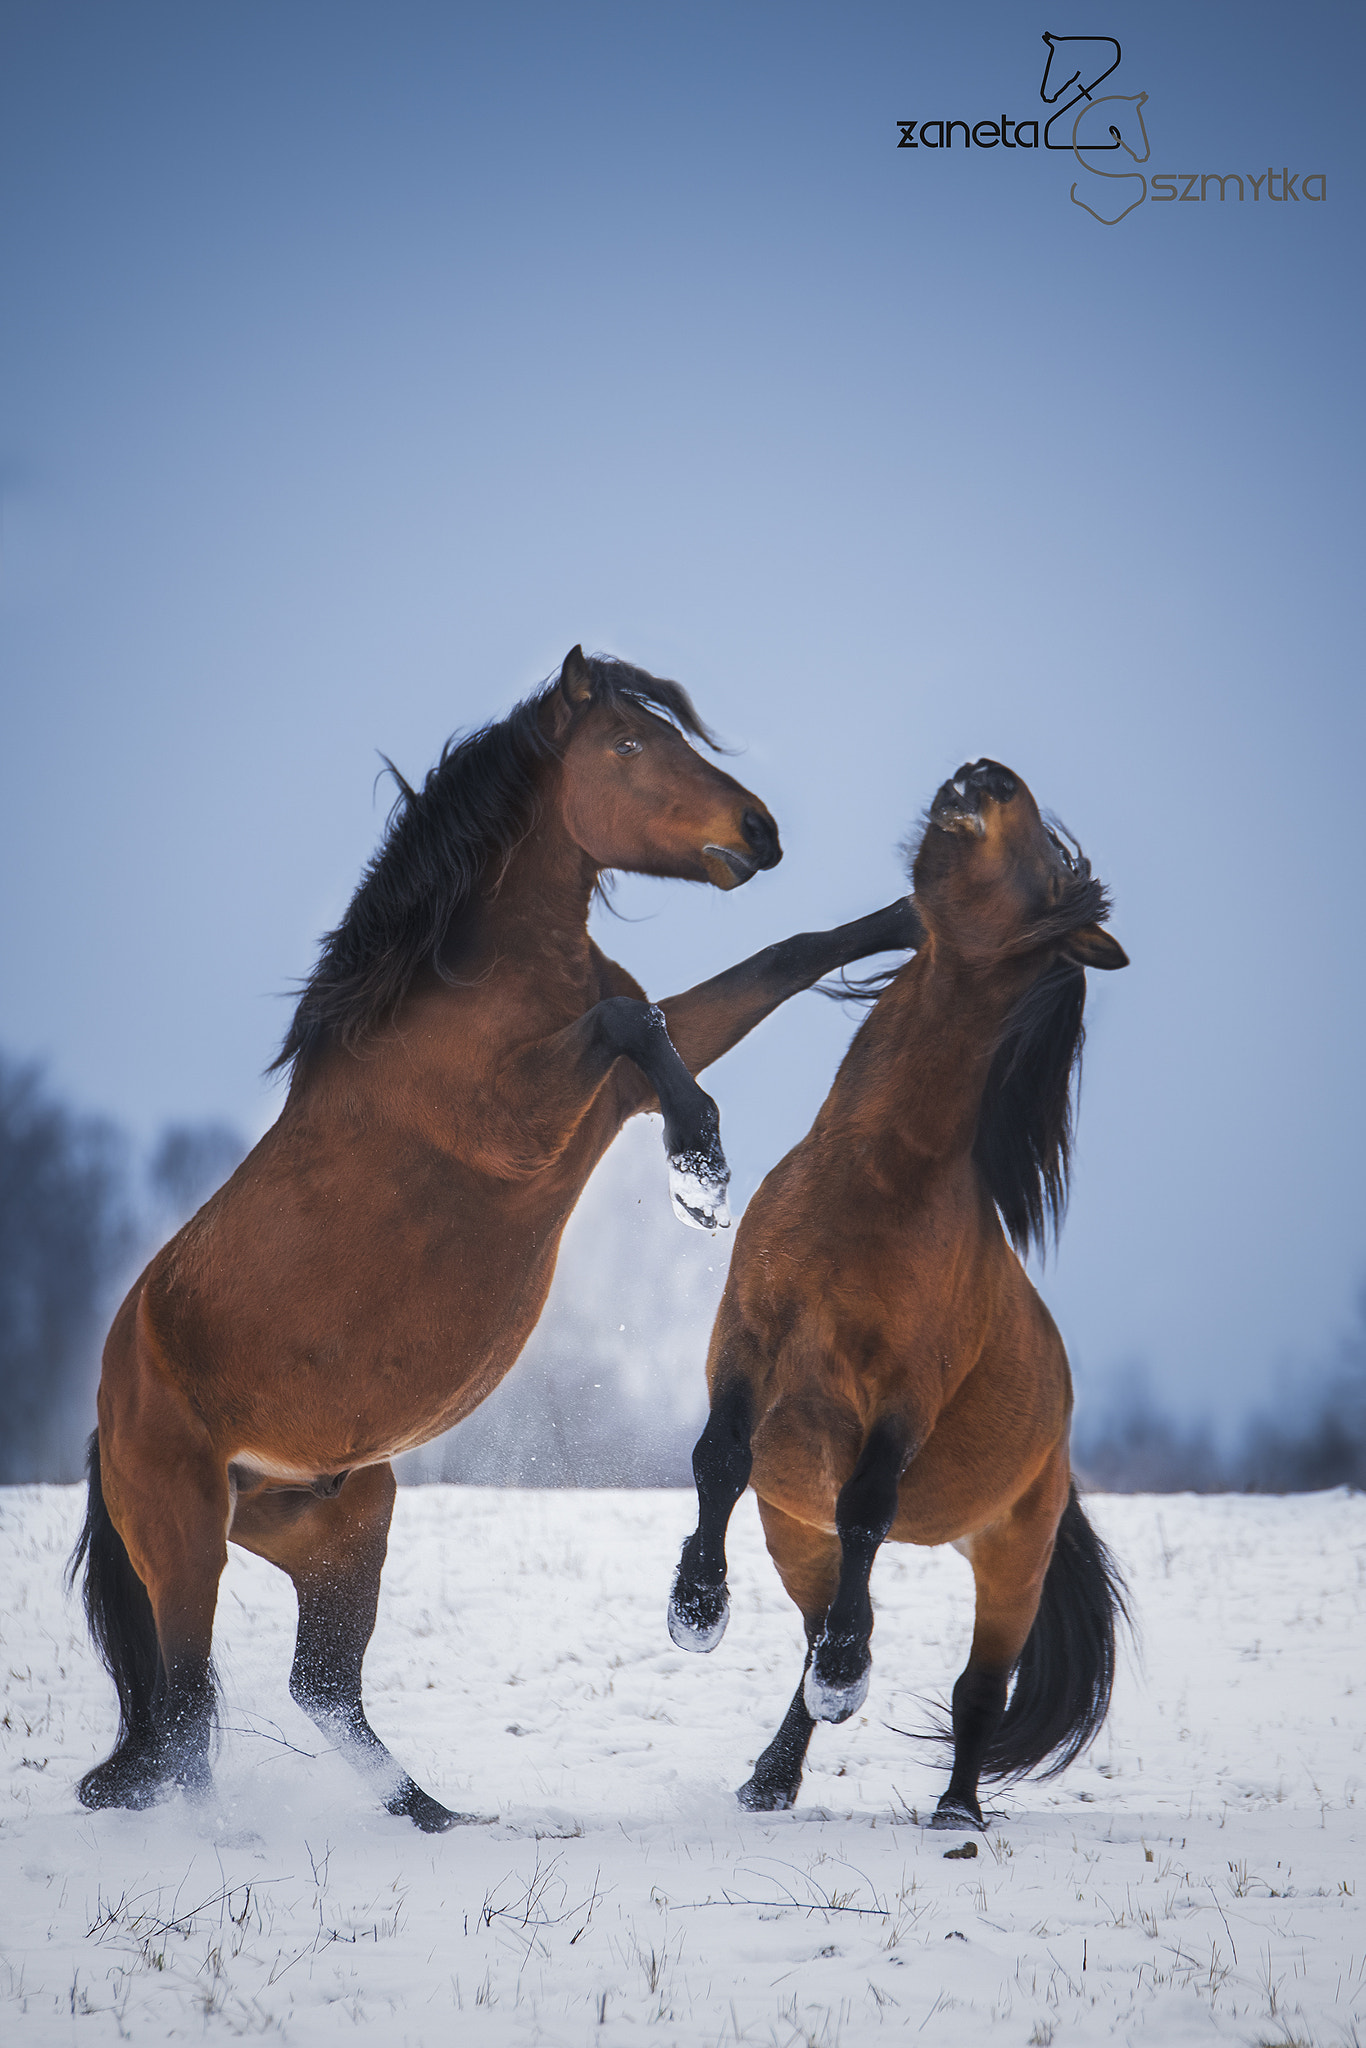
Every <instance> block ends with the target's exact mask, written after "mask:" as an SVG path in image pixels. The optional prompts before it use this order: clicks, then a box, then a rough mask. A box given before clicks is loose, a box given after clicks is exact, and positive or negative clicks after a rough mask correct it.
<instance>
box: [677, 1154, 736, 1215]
mask: <svg viewBox="0 0 1366 2048" xmlns="http://www.w3.org/2000/svg"><path fill="white" fill-rule="evenodd" d="M729 1183H730V1168H729V1167H728V1166H727V1165H726V1163H725V1161H724V1160H721V1162H720V1164H719V1166H718V1164H717V1160H716V1157H715V1155H713V1156H711V1157H707V1156H706V1155H704V1154H703V1153H701V1152H671V1153H670V1154H669V1197H670V1199H671V1201H672V1202H673V1206H674V1215H675V1216H676V1217H677V1218H678V1220H679V1222H680V1223H686V1224H687V1226H688V1228H689V1230H705V1231H708V1232H711V1231H714V1230H729V1229H730V1205H729V1203H728V1202H727V1200H726V1188H727V1187H728V1185H729Z"/></svg>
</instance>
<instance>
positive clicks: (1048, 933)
mask: <svg viewBox="0 0 1366 2048" xmlns="http://www.w3.org/2000/svg"><path fill="white" fill-rule="evenodd" d="M1055 843H1057V844H1058V846H1059V850H1060V851H1061V852H1062V853H1063V856H1064V859H1066V861H1067V863H1068V866H1069V867H1070V868H1071V870H1072V879H1071V884H1070V886H1069V888H1068V889H1067V891H1066V892H1065V893H1064V895H1063V897H1062V898H1061V900H1060V901H1059V902H1058V903H1057V904H1056V905H1055V906H1054V907H1053V908H1052V909H1051V910H1050V911H1049V912H1048V914H1047V916H1046V917H1045V918H1044V919H1042V920H1041V921H1040V923H1039V924H1037V925H1036V926H1035V927H1034V929H1033V930H1032V931H1031V933H1030V934H1029V942H1030V943H1031V944H1038V945H1040V946H1046V945H1049V944H1050V943H1052V944H1057V943H1058V942H1059V941H1060V940H1062V939H1065V938H1066V937H1067V935H1068V933H1069V932H1074V931H1077V930H1079V929H1080V928H1081V926H1083V925H1088V924H1103V923H1104V921H1105V920H1106V918H1108V916H1109V915H1110V899H1109V897H1108V895H1107V894H1106V891H1105V889H1104V887H1103V886H1102V884H1101V883H1100V882H1098V881H1096V880H1095V879H1094V877H1093V876H1092V873H1091V863H1090V862H1089V861H1088V860H1087V858H1086V856H1085V855H1084V854H1083V853H1082V852H1081V851H1080V849H1077V851H1076V852H1075V854H1069V853H1068V851H1067V849H1066V848H1065V847H1063V846H1062V844H1061V841H1058V840H1056V835H1055ZM1085 1010H1086V970H1085V968H1083V967H1078V966H1077V965H1076V963H1075V962H1074V961H1071V960H1068V959H1066V958H1065V957H1055V958H1054V959H1052V960H1051V961H1050V962H1049V963H1048V965H1047V966H1045V967H1044V969H1043V971H1042V973H1041V974H1040V975H1039V976H1038V978H1037V979H1036V980H1035V981H1032V982H1031V983H1030V985H1029V987H1028V988H1027V989H1026V990H1025V992H1024V994H1023V995H1022V996H1021V997H1020V999H1019V1001H1018V1002H1017V1003H1016V1004H1015V1006H1014V1008H1013V1009H1012V1010H1011V1012H1010V1015H1009V1016H1008V1017H1007V1018H1006V1021H1005V1024H1004V1025H1003V1027H1002V1030H1001V1035H1000V1037H999V1039H998V1040H997V1042H996V1050H995V1052H994V1053H993V1055H992V1060H991V1066H990V1069H989V1070H988V1073H987V1084H986V1088H985V1090H984V1091H983V1095H982V1108H981V1113H980V1115H979V1117H978V1121H977V1137H976V1139H975V1141H974V1143H973V1148H972V1156H973V1158H974V1160H975V1161H976V1162H977V1165H978V1167H979V1169H980V1170H981V1173H982V1176H983V1178H984V1179H985V1181H986V1184H987V1187H988V1189H989V1191H990V1193H991V1198H992V1200H993V1201H994V1202H995V1204H996V1207H997V1208H998V1209H999V1211H1000V1213H1001V1221H1002V1223H1003V1224H1004V1225H1005V1227H1006V1232H1007V1235H1008V1236H1009V1238H1010V1240H1011V1243H1012V1244H1013V1245H1014V1246H1015V1248H1016V1250H1017V1251H1018V1252H1019V1253H1020V1255H1021V1257H1022V1258H1023V1257H1027V1256H1028V1254H1029V1251H1030V1249H1031V1248H1033V1249H1034V1250H1036V1251H1037V1252H1038V1253H1039V1256H1040V1257H1041V1258H1042V1256H1043V1255H1044V1252H1045V1251H1046V1249H1047V1243H1048V1238H1049V1236H1050V1235H1051V1236H1052V1238H1053V1240H1054V1242H1055V1243H1056V1242H1057V1237H1058V1232H1059V1231H1060V1230H1061V1228H1062V1221H1063V1217H1064V1216H1065V1215H1066V1213H1067V1189H1068V1177H1069V1175H1070V1173H1071V1167H1072V1137H1073V1131H1074V1124H1075V1114H1076V1089H1075V1087H1074V1083H1076V1084H1078V1085H1079V1084H1080V1079H1081V1056H1082V1048H1083V1046H1084V1045H1085V1043H1086V1026H1085V1023H1084V1021H1083V1020H1084V1013H1085Z"/></svg>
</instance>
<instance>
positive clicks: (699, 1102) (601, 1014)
mask: <svg viewBox="0 0 1366 2048" xmlns="http://www.w3.org/2000/svg"><path fill="white" fill-rule="evenodd" d="M619 1059H626V1060H630V1061H631V1062H632V1063H633V1065H634V1066H636V1067H637V1068H638V1069H639V1071H640V1074H641V1077H642V1079H643V1081H644V1083H645V1086H646V1088H647V1089H649V1090H650V1091H651V1092H652V1093H653V1096H654V1098H655V1100H656V1102H657V1103H658V1106H659V1108H660V1109H661V1110H662V1112H663V1115H664V1150H665V1153H666V1154H667V1156H668V1161H669V1187H670V1193H671V1195H672V1198H673V1206H674V1214H675V1215H676V1216H677V1217H678V1219H679V1221H680V1222H682V1223H687V1224H690V1225H692V1226H693V1227H694V1228H696V1229H698V1230H715V1229H717V1228H718V1227H720V1228H722V1229H725V1228H726V1227H728V1225H729V1223H730V1211H729V1209H728V1208H727V1206H726V1188H727V1186H728V1184H729V1182H730V1168H729V1166H728V1165H727V1164H726V1155H725V1153H724V1152H723V1151H722V1149H721V1118H720V1114H719V1112H718V1110H717V1107H716V1104H715V1103H714V1102H713V1100H712V1098H711V1096H710V1095H708V1094H707V1092H706V1090H705V1089H704V1088H701V1087H699V1086H698V1084H697V1082H696V1081H695V1080H694V1079H693V1077H692V1074H691V1073H690V1072H689V1070H688V1068H687V1067H686V1066H685V1065H684V1063H683V1061H682V1059H680V1057H679V1055H678V1052H677V1050H676V1048H675V1047H674V1045H673V1042H672V1041H671V1039H670V1037H669V1030H668V1026H667V1024H666V1023H665V1020H664V1012H663V1011H662V1010H661V1009H660V1008H659V1007H658V1005H657V1004H655V1003H648V1002H645V1001H644V1000H643V999H641V998H640V997H637V996H625V995H622V996H606V997H604V999H603V1000H602V1001H601V1002H600V1003H595V1004H594V1005H593V1007H592V1009H591V1010H585V1011H584V1013H583V1015H582V1016H581V1017H578V1018H576V1019H575V1021H574V1022H573V1023H572V1024H570V1025H568V1026H566V1028H565V1029H564V1030H563V1031H557V1032H556V1033H555V1034H554V1035H553V1036H552V1037H550V1038H543V1039H538V1040H536V1041H535V1042H534V1043H533V1044H530V1045H522V1046H518V1047H517V1048H516V1050H515V1051H514V1052H512V1053H510V1054H509V1055H508V1056H507V1058H505V1059H504V1060H503V1062H502V1064H501V1066H500V1067H499V1070H498V1075H497V1081H496V1084H495V1095H496V1100H497V1103H498V1108H499V1120H498V1122H496V1123H495V1124H494V1125H493V1126H491V1141H490V1142H489V1143H488V1145H487V1147H486V1149H487V1154H488V1163H489V1165H490V1166H491V1168H492V1170H493V1171H494V1172H495V1173H496V1172H499V1171H500V1170H502V1167H503V1164H504V1154H506V1157H507V1160H508V1161H510V1162H511V1163H512V1164H514V1165H515V1167H516V1170H517V1172H518V1173H519V1174H526V1173H529V1172H534V1171H537V1170H539V1169H540V1168H541V1167H542V1166H544V1165H546V1164H548V1163H549V1162H550V1161H552V1160H553V1159H555V1158H557V1157H558V1156H559V1154H560V1153H561V1152H562V1151H563V1150H564V1147H565V1146H566V1145H567V1144H568V1142H569V1140H570V1138H571V1137H572V1136H573V1134H574V1132H575V1131H576V1130H577V1128H578V1126H579V1124H580V1123H581V1122H582V1120H583V1118H584V1116H585V1115H586V1114H587V1112H588V1109H589V1107H590V1105H591V1104H592V1103H593V1101H594V1100H595V1098H596V1096H597V1094H598V1091H599V1090H600V1089H601V1088H602V1086H603V1084H604V1082H605V1081H606V1079H607V1076H608V1075H609V1074H610V1073H611V1071H612V1068H613V1067H614V1065H615V1064H616V1062H617V1061H618V1060H619ZM633 1092H638V1094H639V1099H637V1100H636V1101H634V1102H633V1103H632V1104H631V1106H630V1107H628V1108H627V1110H626V1114H627V1115H633V1114H634V1113H635V1111H636V1110H637V1109H641V1108H645V1107H647V1106H650V1104H649V1101H648V1097H646V1096H644V1094H643V1091H638V1090H637V1091H633Z"/></svg>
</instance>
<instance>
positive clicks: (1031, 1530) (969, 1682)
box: [932, 1448, 1125, 1828]
mask: <svg viewBox="0 0 1366 2048" xmlns="http://www.w3.org/2000/svg"><path fill="white" fill-rule="evenodd" d="M963 1547H964V1549H965V1550H966V1551H967V1554H968V1558H969V1562H970V1563H971V1565H972V1570H973V1577H974V1579H975V1580H976V1585H977V1614H976V1620H975V1624H974V1629H973V1638H972V1648H971V1650H970V1651H969V1653H968V1661H967V1665H966V1667H965V1668H964V1670H963V1672H962V1673H961V1675H960V1677H959V1679H958V1681H957V1683H956V1685H955V1686H954V1688H953V1769H952V1773H951V1775H950V1778H949V1784H948V1789H947V1790H946V1791H945V1793H944V1796H943V1797H942V1799H941V1800H940V1802H939V1806H938V1809H937V1810H936V1813H935V1816H934V1820H933V1823H932V1825H934V1826H935V1827H948V1828H952V1827H962V1826H965V1825H971V1826H974V1827H982V1826H983V1825H984V1821H983V1817H982V1808H981V1804H980V1802H979V1799H978V1784H979V1781H980V1779H981V1778H982V1777H983V1776H986V1777H994V1778H1006V1777H1015V1776H1019V1775H1022V1774H1023V1773H1024V1772H1026V1771H1030V1770H1034V1769H1036V1768H1037V1767H1038V1766H1039V1765H1040V1764H1043V1763H1045V1762H1046V1761H1048V1760H1049V1759H1050V1758H1051V1759H1052V1760H1053V1761H1052V1766H1051V1768H1052V1770H1053V1771H1058V1770H1062V1769H1063V1768H1064V1767H1065V1766H1066V1765H1067V1764H1068V1763H1070V1762H1071V1761H1072V1759H1073V1757H1075V1756H1076V1755H1077V1754H1078V1753H1079V1751H1080V1750H1081V1749H1083V1748H1084V1747H1085V1746H1086V1744H1087V1743H1088V1742H1089V1741H1090V1740H1091V1738H1092V1736H1093V1735H1094V1734H1095V1733H1096V1731H1097V1730H1098V1728H1099V1727H1100V1724H1101V1722H1102V1721H1103V1720H1104V1718H1105V1713H1106V1709H1107V1707H1108V1705H1109V1699H1110V1688H1111V1684H1112V1682H1113V1677H1114V1665H1115V1624H1116V1620H1117V1619H1118V1618H1119V1617H1120V1616H1122V1615H1123V1614H1124V1612H1125V1607H1124V1589H1123V1585H1122V1582H1121V1580H1120V1578H1119V1574H1118V1572H1117V1571H1116V1569H1115V1566H1114V1564H1113V1562H1112V1560H1111V1559H1110V1556H1109V1554H1108V1552H1107V1551H1106V1549H1105V1546H1104V1545H1103V1544H1102V1543H1101V1541H1100V1539H1099V1537H1097V1536H1096V1534H1095V1531H1094V1530H1093V1529H1092V1528H1091V1525H1090V1523H1089V1522H1088V1521H1087V1519H1086V1516H1085V1514H1084V1513H1083V1511H1082V1508H1081V1504H1080V1502H1079V1501H1078V1499H1077V1494H1076V1488H1075V1487H1074V1486H1073V1485H1072V1484H1071V1482H1070V1478H1069V1474H1068V1467H1067V1454H1066V1449H1065V1448H1063V1449H1060V1450H1059V1451H1058V1452H1057V1453H1055V1455H1054V1456H1053V1457H1052V1458H1051V1459H1050V1460H1049V1463H1048V1466H1047V1467H1046V1468H1045V1470H1044V1472H1043V1474H1042V1475H1041V1476H1040V1478H1039V1479H1037V1480H1036V1481H1035V1482H1034V1484H1033V1485H1032V1486H1031V1487H1030V1489H1029V1491H1028V1493H1026V1494H1025V1495H1024V1496H1023V1498H1022V1499H1021V1500H1020V1501H1018V1502H1017V1503H1016V1505H1015V1507H1014V1508H1013V1509H1012V1510H1011V1512H1010V1513H1009V1514H1008V1515H1007V1516H1005V1517H1004V1518H1003V1519H1002V1520H1001V1521H1000V1522H998V1523H997V1524H996V1525H995V1526H994V1527H992V1528H991V1529H988V1530H984V1531H983V1532H982V1533H981V1534H980V1535H978V1536H975V1537H973V1538H971V1539H970V1541H969V1542H968V1543H966V1544H965V1545H964V1546H963ZM1012 1672H1015V1673H1016V1681H1015V1690H1014V1693H1013V1694H1012V1695H1011V1698H1010V1703H1009V1706H1007V1704H1006V1695H1007V1689H1008V1687H1009V1683H1010V1676H1011V1673H1012ZM1050 1775H1051V1773H1050Z"/></svg>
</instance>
